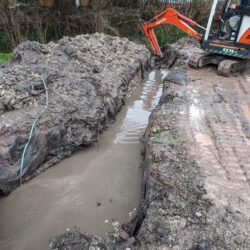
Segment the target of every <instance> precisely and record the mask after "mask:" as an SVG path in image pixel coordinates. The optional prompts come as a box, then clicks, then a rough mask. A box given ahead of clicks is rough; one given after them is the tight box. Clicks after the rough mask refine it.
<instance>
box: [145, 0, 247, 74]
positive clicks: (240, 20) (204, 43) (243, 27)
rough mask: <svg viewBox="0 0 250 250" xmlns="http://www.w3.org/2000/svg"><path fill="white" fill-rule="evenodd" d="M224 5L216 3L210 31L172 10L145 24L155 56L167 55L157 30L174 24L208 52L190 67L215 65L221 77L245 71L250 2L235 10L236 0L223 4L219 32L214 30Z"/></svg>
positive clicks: (197, 57)
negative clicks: (163, 52) (162, 26)
mask: <svg viewBox="0 0 250 250" xmlns="http://www.w3.org/2000/svg"><path fill="white" fill-rule="evenodd" d="M221 2H222V1H220V0H214V1H213V4H212V7H211V12H210V15H209V19H208V23H207V27H206V28H205V27H203V26H201V25H199V24H198V23H197V22H195V21H193V20H191V19H189V18H187V17H185V16H184V15H182V14H180V13H179V12H178V11H176V10H174V9H172V8H168V9H166V10H165V11H163V12H161V13H160V14H158V15H156V16H155V17H154V18H153V19H152V20H151V21H150V22H147V23H144V26H143V27H144V33H145V35H146V37H147V38H148V40H149V43H150V45H151V48H152V50H153V52H154V54H156V55H157V56H159V57H162V56H164V55H163V54H162V52H161V49H160V47H159V44H158V41H157V37H156V35H155V32H154V29H155V28H156V27H159V26H161V25H166V24H168V25H174V26H175V27H177V28H179V29H180V30H182V31H184V32H185V33H187V34H188V35H189V36H191V37H193V38H194V39H196V40H197V41H199V42H200V44H201V48H202V49H203V50H204V53H203V54H197V55H193V57H192V58H191V59H190V62H189V65H190V67H193V68H201V67H203V66H205V65H208V64H215V65H218V74H220V75H223V76H229V75H230V74H231V73H234V72H239V71H242V70H244V69H245V68H246V66H247V61H249V59H250V0H241V1H240V3H239V4H238V5H235V6H234V7H235V8H233V7H232V2H233V1H232V0H226V1H223V3H224V6H223V8H222V13H221V18H220V22H221V25H220V28H219V30H216V31H214V30H213V29H212V27H213V24H214V22H215V21H216V20H215V14H216V12H217V10H218V7H219V3H221ZM192 26H193V27H198V28H199V29H202V30H203V33H201V32H198V31H196V30H195V29H194V28H193V27H192Z"/></svg>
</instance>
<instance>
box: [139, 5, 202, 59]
mask: <svg viewBox="0 0 250 250" xmlns="http://www.w3.org/2000/svg"><path fill="white" fill-rule="evenodd" d="M152 21H153V22H152ZM164 24H170V25H174V26H176V27H177V28H179V29H180V30H182V31H183V32H185V33H187V34H188V35H189V36H191V37H193V38H194V39H196V40H197V41H201V35H200V34H199V33H198V32H197V31H196V30H194V29H193V28H192V27H190V25H192V26H197V27H200V28H202V29H205V28H204V27H202V26H200V25H199V24H198V23H197V22H195V21H193V20H191V19H189V18H187V17H185V16H184V15H182V14H180V13H179V12H178V11H176V10H174V9H172V8H168V9H166V10H165V11H163V12H161V13H160V14H158V15H157V16H155V17H154V18H153V19H152V20H151V21H150V22H149V23H144V24H143V29H144V33H145V35H146V37H147V38H148V40H149V43H150V45H151V47H152V50H153V52H154V53H155V54H156V55H157V56H162V53H161V49H160V47H159V44H158V40H157V38H156V35H155V31H154V28H156V27H159V26H161V25H164Z"/></svg>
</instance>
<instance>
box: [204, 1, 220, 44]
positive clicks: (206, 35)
mask: <svg viewBox="0 0 250 250" xmlns="http://www.w3.org/2000/svg"><path fill="white" fill-rule="evenodd" d="M218 1H219V0H214V3H213V6H212V9H211V12H210V16H209V20H208V23H207V30H206V34H205V38H204V40H205V41H206V40H208V37H209V34H210V30H211V26H212V23H213V19H214V14H215V12H216V7H217V4H218Z"/></svg>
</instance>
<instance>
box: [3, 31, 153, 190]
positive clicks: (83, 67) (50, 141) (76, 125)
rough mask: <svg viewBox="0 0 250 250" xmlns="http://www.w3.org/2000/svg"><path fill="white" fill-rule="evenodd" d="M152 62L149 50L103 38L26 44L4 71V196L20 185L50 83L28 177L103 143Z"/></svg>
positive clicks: (140, 46) (117, 39) (33, 147)
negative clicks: (22, 160)
mask: <svg viewBox="0 0 250 250" xmlns="http://www.w3.org/2000/svg"><path fill="white" fill-rule="evenodd" d="M149 59H150V52H149V51H148V50H147V49H146V48H145V47H144V46H142V45H138V44H135V43H133V42H130V41H129V40H128V39H121V38H118V37H112V36H108V35H104V34H98V33H96V34H93V35H81V36H77V37H75V38H68V37H65V38H63V39H61V40H60V41H58V42H57V43H53V42H51V43H49V44H48V45H42V44H39V43H36V42H25V43H23V44H20V45H19V46H18V47H17V48H16V50H15V51H14V59H13V62H12V63H10V64H6V65H4V66H1V67H0V75H1V78H0V115H1V116H0V193H2V194H8V193H9V192H10V191H12V190H13V189H14V188H16V187H17V186H18V185H19V177H20V176H19V170H20V158H21V154H22V151H23V149H24V145H25V143H26V142H27V139H28V133H29V131H30V129H31V126H32V123H33V122H34V119H35V118H36V117H37V116H38V114H39V112H40V111H41V109H42V107H43V105H44V103H45V90H44V86H43V81H42V79H44V81H45V83H46V84H47V87H48V92H49V107H48V110H47V111H46V113H45V114H44V115H43V116H42V119H41V120H40V121H39V123H38V126H37V128H36V130H35V133H34V136H33V139H32V141H31V144H30V146H29V148H28V150H27V154H26V157H25V168H24V170H23V180H28V179H30V178H32V177H33V176H34V175H36V174H39V173H40V172H42V171H44V170H45V169H47V168H48V167H50V166H52V165H54V164H55V163H57V162H58V161H60V160H62V159H64V158H65V157H68V156H70V155H72V153H73V152H75V151H77V150H79V149H82V148H84V147H87V146H89V145H91V144H93V143H94V142H96V141H97V140H98V137H99V133H100V132H101V131H102V130H103V129H104V128H105V126H106V125H107V123H108V122H110V121H111V120H112V119H113V118H114V116H115V114H116V113H117V112H118V111H119V110H120V109H121V107H122V105H123V103H124V98H125V95H126V93H127V92H128V88H129V85H130V83H131V81H132V80H133V79H134V81H137V82H138V80H139V78H140V77H141V73H140V71H141V70H142V69H143V67H144V66H145V65H146V64H147V63H148V61H149ZM138 77H139V78H138Z"/></svg>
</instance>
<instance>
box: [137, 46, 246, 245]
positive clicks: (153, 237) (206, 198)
mask: <svg viewBox="0 0 250 250" xmlns="http://www.w3.org/2000/svg"><path fill="white" fill-rule="evenodd" d="M180 42H181V41H180ZM183 48H184V50H185V43H184V46H183ZM184 50H183V51H184ZM189 51H192V48H191V49H190V50H189ZM178 53H182V52H178ZM183 56H184V61H183V62H184V63H183V64H182V65H184V70H183V69H182V70H181V73H183V72H185V68H186V67H185V64H186V60H185V57H186V54H184V55H183ZM176 63H177V66H176V69H177V71H178V68H179V65H180V63H179V62H178V60H177V61H176ZM173 67H175V65H174V66H173ZM186 69H188V68H186ZM186 74H187V78H188V85H187V86H178V85H176V84H173V83H171V82H169V81H166V82H165V84H164V91H163V95H162V98H161V100H160V104H159V105H158V107H157V108H156V110H155V111H154V112H153V113H152V115H151V118H150V122H149V127H148V130H147V133H146V137H145V147H146V148H145V161H146V165H147V168H148V183H147V184H148V186H147V190H148V193H147V204H148V208H147V212H146V216H145V220H144V221H143V223H142V225H141V228H140V230H139V233H138V236H137V244H135V245H134V246H133V248H135V249H249V248H250V223H249V221H250V220H249V219H250V218H249V208H250V199H249V195H248V194H249V191H250V186H249V171H250V165H249V164H250V162H249V159H250V158H249V154H250V147H249V140H250V137H249V130H250V123H249V119H248V111H249V109H248V108H249V103H250V102H249V100H250V91H249V90H250V85H249V82H248V81H247V75H248V74H249V73H248V72H245V73H244V74H242V75H234V76H232V77H231V78H225V77H221V76H218V75H217V74H216V69H215V68H213V67H207V68H204V69H202V70H198V71H197V70H192V69H188V70H187V73H186Z"/></svg>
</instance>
